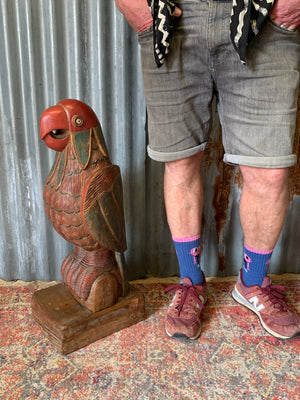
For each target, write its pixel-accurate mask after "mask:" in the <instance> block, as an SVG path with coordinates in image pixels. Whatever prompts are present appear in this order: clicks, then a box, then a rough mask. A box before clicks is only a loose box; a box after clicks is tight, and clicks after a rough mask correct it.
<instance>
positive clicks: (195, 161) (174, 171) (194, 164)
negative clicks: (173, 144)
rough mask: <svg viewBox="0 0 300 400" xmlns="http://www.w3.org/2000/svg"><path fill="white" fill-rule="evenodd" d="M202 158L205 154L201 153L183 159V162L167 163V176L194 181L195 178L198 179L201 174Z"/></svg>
mask: <svg viewBox="0 0 300 400" xmlns="http://www.w3.org/2000/svg"><path fill="white" fill-rule="evenodd" d="M202 157H203V152H200V153H197V154H195V155H194V156H191V157H187V158H183V159H181V160H176V161H169V162H166V163H165V174H168V175H169V176H174V177H176V179H180V178H182V179H183V180H189V179H193V177H196V176H197V175H200V173H201V162H202Z"/></svg>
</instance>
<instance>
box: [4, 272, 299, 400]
mask: <svg viewBox="0 0 300 400" xmlns="http://www.w3.org/2000/svg"><path fill="white" fill-rule="evenodd" d="M278 279H279V280H278V281H276V283H278V284H284V285H285V286H286V288H287V291H288V294H287V298H288V300H289V303H290V304H291V305H292V306H293V307H294V308H295V309H296V310H298V312H300V277H299V275H295V276H294V277H293V278H292V280H291V279H290V277H288V278H284V276H282V277H278ZM148 282H149V281H145V282H142V283H141V281H139V282H138V283H137V282H135V283H133V286H135V287H137V288H138V289H139V290H140V291H142V292H143V293H144V295H145V299H146V311H147V316H146V319H145V320H144V321H143V322H141V323H139V324H137V325H134V326H131V327H130V328H127V329H124V330H123V331H121V332H117V333H115V334H113V335H111V336H109V337H107V338H105V339H102V340H99V341H97V342H95V343H93V344H91V345H89V346H87V347H85V348H83V349H81V350H78V351H76V352H74V353H71V354H69V355H67V356H62V355H60V354H59V353H58V352H57V351H56V349H55V348H54V347H53V345H52V344H51V343H49V342H48V340H47V339H46V337H45V336H44V335H43V334H42V332H41V331H40V329H39V327H38V326H37V325H36V324H35V323H34V321H33V320H32V318H31V306H30V301H31V296H32V293H33V292H34V291H35V290H37V289H40V288H42V287H46V286H48V285H49V283H48V284H46V283H42V282H31V283H24V282H11V283H10V282H4V281H0V306H1V311H0V346H1V347H0V361H1V365H0V398H1V399H6V400H10V399H22V400H23V399H43V400H44V399H45V400H46V399H66V400H77V399H78V400H83V399H84V400H93V399H101V400H116V399H130V400H135V399H138V400H148V399H157V400H160V399H172V400H175V399H180V400H185V399H186V400H192V399H209V400H213V399H226V400H227V399H234V400H238V399H246V400H249V399H253V400H254V399H255V400H256V399H272V400H279V399H280V400H283V399H289V400H297V399H300V372H299V371H300V357H299V355H300V338H297V339H292V340H289V341H281V340H277V339H275V338H273V337H271V336H269V335H268V334H266V333H265V331H264V330H263V329H262V328H261V326H260V324H259V322H258V320H257V317H256V316H255V315H254V314H253V313H252V312H250V311H248V310H246V309H243V308H242V307H241V306H239V305H238V304H237V303H235V301H234V300H233V299H232V298H231V295H230V292H231V290H232V288H233V286H234V282H235V280H234V279H231V280H227V281H221V282H220V281H219V280H210V281H209V282H208V295H209V299H208V302H207V304H206V308H205V310H204V313H203V319H204V321H203V331H202V335H201V336H200V338H199V339H198V340H197V341H195V342H178V341H175V340H171V339H169V338H168V337H167V336H166V334H165V332H164V326H163V320H164V313H165V308H166V307H167V304H168V301H169V295H165V294H164V292H163V290H164V288H165V287H166V286H167V284H165V283H148Z"/></svg>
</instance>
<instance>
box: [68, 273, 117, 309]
mask: <svg viewBox="0 0 300 400" xmlns="http://www.w3.org/2000/svg"><path fill="white" fill-rule="evenodd" d="M69 290H70V292H71V294H72V295H73V296H74V298H75V299H76V300H77V301H78V302H79V303H80V304H82V305H83V306H84V307H86V308H88V309H89V310H91V311H93V312H97V311H101V310H104V309H105V308H109V307H111V306H113V305H114V304H116V303H117V301H118V298H119V297H120V296H122V290H121V286H120V284H119V282H118V280H117V278H116V276H115V275H114V274H110V273H107V274H104V275H101V276H99V277H98V278H97V279H96V280H95V281H94V283H93V284H92V287H91V291H90V293H89V296H88V298H87V299H86V300H83V299H82V298H80V297H79V296H78V295H77V294H76V293H75V292H74V291H73V290H72V289H71V288H70V287H69Z"/></svg>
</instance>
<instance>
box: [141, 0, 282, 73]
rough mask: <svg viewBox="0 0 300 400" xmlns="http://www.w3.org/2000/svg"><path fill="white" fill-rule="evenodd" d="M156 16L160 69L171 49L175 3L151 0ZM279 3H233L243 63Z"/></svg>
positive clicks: (155, 38)
mask: <svg viewBox="0 0 300 400" xmlns="http://www.w3.org/2000/svg"><path fill="white" fill-rule="evenodd" d="M147 1H148V4H149V7H150V9H151V13H152V16H153V28H154V29H153V45H154V58H155V62H156V65H157V67H161V66H162V65H163V63H164V62H165V59H166V56H167V54H168V52H169V50H170V43H171V37H172V32H173V20H174V11H175V4H174V3H173V2H172V1H171V0H147ZM274 2H275V0H233V2H232V13H231V22H230V27H229V29H230V37H231V40H232V43H233V46H234V48H235V50H236V51H237V53H238V55H239V57H240V60H241V62H242V63H246V49H247V45H248V44H249V43H250V42H251V40H252V39H253V38H254V37H255V36H256V35H257V34H258V32H259V31H260V30H261V28H262V26H263V24H264V22H265V21H266V19H267V16H268V14H269V12H270V10H271V8H272V6H273V4H274Z"/></svg>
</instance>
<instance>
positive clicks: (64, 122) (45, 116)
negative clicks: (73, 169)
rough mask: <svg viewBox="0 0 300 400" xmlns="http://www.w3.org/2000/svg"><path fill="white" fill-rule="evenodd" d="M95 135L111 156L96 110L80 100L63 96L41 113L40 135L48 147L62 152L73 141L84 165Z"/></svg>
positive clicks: (101, 146)
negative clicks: (63, 97) (63, 98)
mask: <svg viewBox="0 0 300 400" xmlns="http://www.w3.org/2000/svg"><path fill="white" fill-rule="evenodd" d="M92 135H94V137H95V138H96V141H97V144H98V147H99V149H100V150H101V153H102V155H103V156H104V157H108V152H107V149H106V145H105V141H104V138H103V135H102V131H101V127H100V123H99V121H98V118H97V116H96V114H95V113H94V111H93V110H92V109H91V108H90V107H89V106H88V105H87V104H85V103H83V102H81V101H79V100H74V99H65V100H61V101H59V102H58V103H57V104H56V105H55V106H52V107H49V108H47V109H46V110H45V111H44V112H43V113H42V115H41V119H40V137H41V139H42V140H44V142H45V144H46V145H47V147H49V148H50V149H52V150H55V151H58V152H62V151H64V150H65V148H66V147H67V146H68V144H69V143H70V142H71V145H72V146H73V147H74V149H75V153H76V158H77V159H78V161H79V162H80V164H81V165H83V164H84V165H86V164H87V162H88V159H89V154H90V147H91V137H92ZM82 158H83V159H82Z"/></svg>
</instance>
